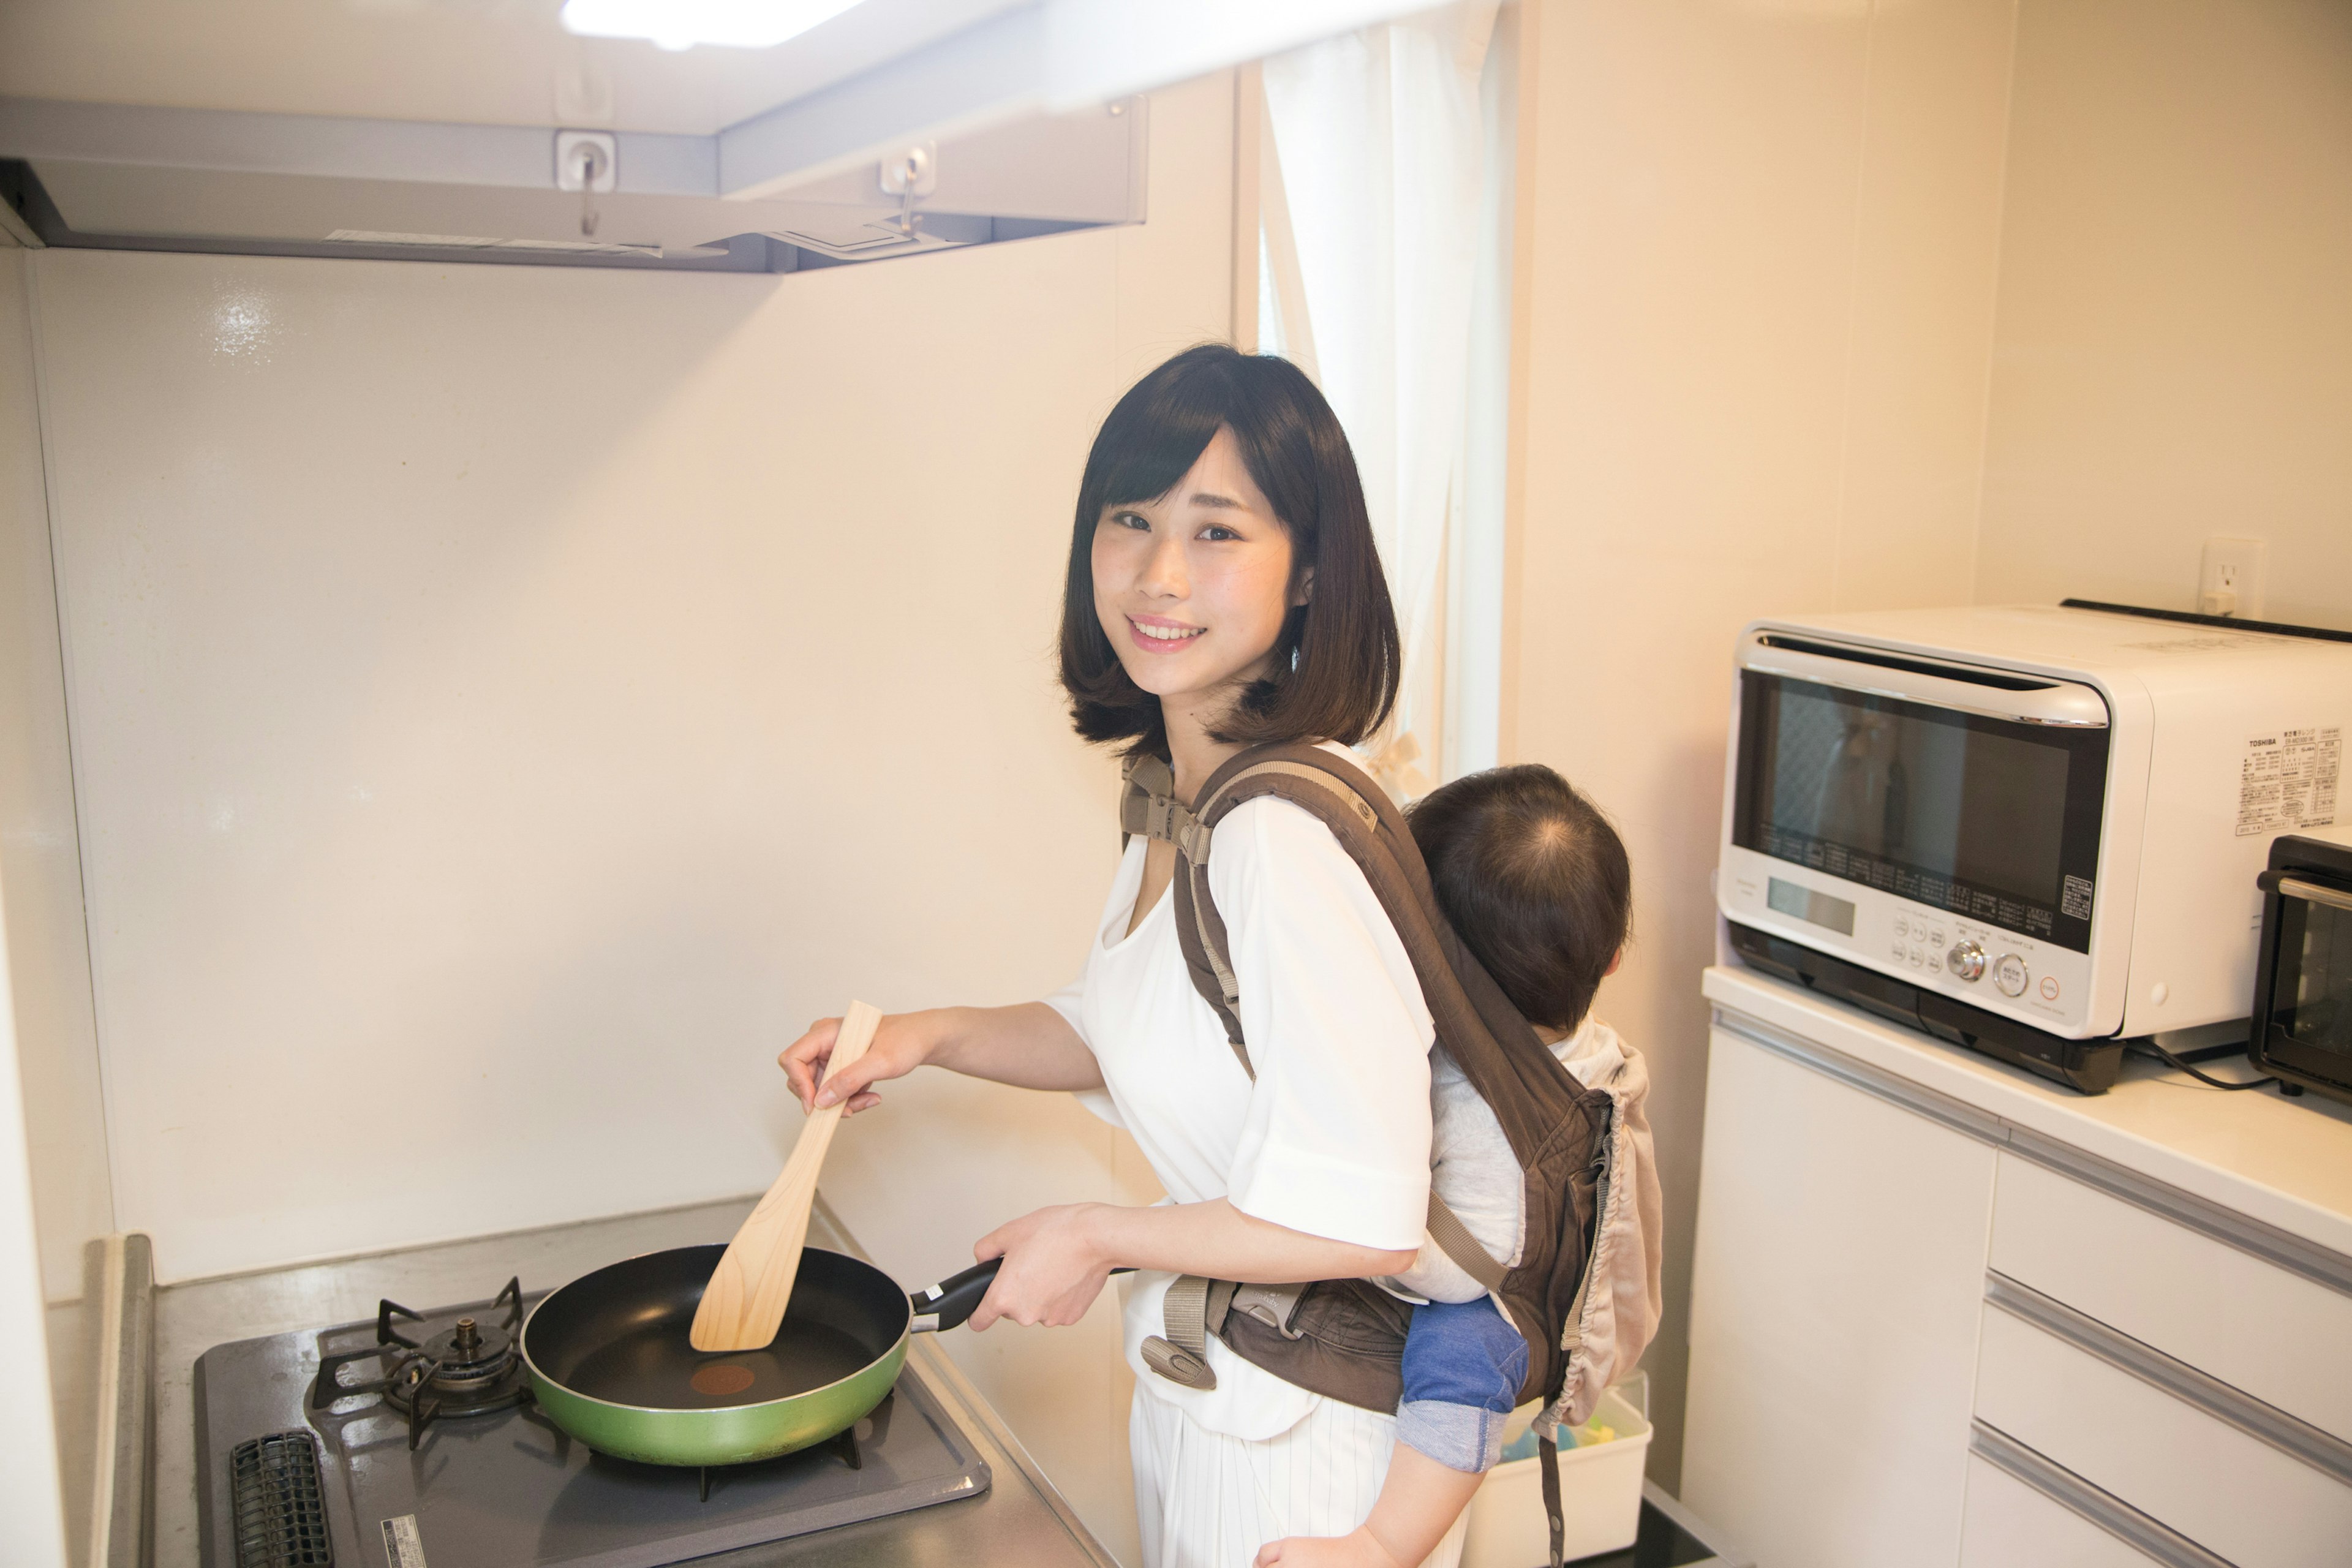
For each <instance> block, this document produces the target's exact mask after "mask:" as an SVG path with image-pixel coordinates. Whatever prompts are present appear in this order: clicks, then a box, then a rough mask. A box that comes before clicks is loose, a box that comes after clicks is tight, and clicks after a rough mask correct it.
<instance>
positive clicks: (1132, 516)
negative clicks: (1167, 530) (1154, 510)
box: [1110, 511, 1151, 533]
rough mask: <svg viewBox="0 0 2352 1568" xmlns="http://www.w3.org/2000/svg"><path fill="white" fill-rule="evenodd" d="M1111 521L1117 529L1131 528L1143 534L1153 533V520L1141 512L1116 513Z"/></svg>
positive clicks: (1112, 515)
mask: <svg viewBox="0 0 2352 1568" xmlns="http://www.w3.org/2000/svg"><path fill="white" fill-rule="evenodd" d="M1110 521H1111V525H1112V526H1113V527H1115V528H1131V529H1134V530H1136V531H1139V532H1141V533H1149V532H1150V531H1151V520H1150V518H1148V517H1145V516H1143V515H1142V514H1141V513H1140V512H1132V511H1121V512H1114V513H1112V514H1111V520H1110Z"/></svg>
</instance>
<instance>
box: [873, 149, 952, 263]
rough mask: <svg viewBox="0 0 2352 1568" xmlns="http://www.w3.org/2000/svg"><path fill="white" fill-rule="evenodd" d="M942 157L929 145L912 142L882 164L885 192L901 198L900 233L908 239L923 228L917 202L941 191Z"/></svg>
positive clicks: (899, 201)
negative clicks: (916, 208)
mask: <svg viewBox="0 0 2352 1568" xmlns="http://www.w3.org/2000/svg"><path fill="white" fill-rule="evenodd" d="M939 158H940V154H939V148H938V146H937V145H936V144H934V143H932V142H909V143H908V145H906V146H905V147H902V148H900V149H899V150H898V152H896V153H892V154H891V155H890V156H889V157H887V158H885V159H883V160H882V189H883V190H884V191H885V192H886V193H887V194H889V195H894V196H897V197H898V232H899V234H900V235H901V236H903V237H906V238H908V239H913V238H914V237H915V231H916V230H917V229H919V228H920V227H921V226H922V222H923V220H922V218H921V216H919V214H918V213H917V212H916V211H915V198H916V197H917V196H928V195H930V194H931V193H932V192H933V191H936V190H938V189H939V188H940V162H939Z"/></svg>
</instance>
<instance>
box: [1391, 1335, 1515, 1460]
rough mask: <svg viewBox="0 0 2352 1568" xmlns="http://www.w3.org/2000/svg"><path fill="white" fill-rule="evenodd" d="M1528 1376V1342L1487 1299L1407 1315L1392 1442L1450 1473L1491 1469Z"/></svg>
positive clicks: (1500, 1450)
mask: <svg viewBox="0 0 2352 1568" xmlns="http://www.w3.org/2000/svg"><path fill="white" fill-rule="evenodd" d="M1527 1377H1528V1342H1527V1341H1525V1340H1524V1339H1521V1338H1520V1337H1519V1331H1517V1329H1514V1328H1513V1327H1511V1325H1510V1323H1509V1322H1508V1321H1507V1320H1506V1319H1505V1318H1504V1316H1503V1314H1502V1312H1501V1310H1499V1309H1497V1308H1496V1305H1495V1303H1494V1301H1493V1300H1492V1299H1491V1298H1488V1297H1484V1296H1482V1297H1480V1298H1479V1299H1478V1300H1475V1301H1464V1302H1462V1303H1460V1304H1459V1305H1455V1304H1454V1303H1450V1302H1445V1301H1431V1302H1428V1303H1426V1304H1424V1305H1423V1306H1419V1307H1415V1308H1414V1309H1413V1310H1412V1328H1410V1329H1409V1330H1407V1331H1406V1332H1405V1339H1404V1398H1403V1400H1402V1402H1401V1403H1400V1404H1399V1405H1397V1439H1398V1440H1399V1441H1400V1442H1402V1443H1403V1444H1404V1445H1405V1446H1406V1447H1410V1448H1412V1449H1414V1450H1415V1451H1416V1452H1419V1453H1422V1454H1425V1455H1427V1456H1428V1457H1429V1458H1433V1459H1435V1460H1436V1461H1437V1462H1438V1463H1439V1464H1441V1465H1444V1466H1445V1467H1446V1468H1449V1469H1455V1470H1463V1471H1466V1472H1469V1473H1471V1474H1476V1473H1477V1472H1479V1471H1482V1470H1491V1469H1493V1468H1495V1460H1496V1457H1497V1456H1498V1455H1500V1454H1501V1452H1502V1449H1503V1423H1504V1422H1505V1421H1506V1420H1507V1419H1508V1418H1509V1416H1510V1414H1511V1407H1512V1406H1513V1405H1517V1403H1518V1398H1519V1385H1520V1384H1523V1383H1525V1382H1526V1381H1527Z"/></svg>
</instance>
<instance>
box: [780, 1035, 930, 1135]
mask: <svg viewBox="0 0 2352 1568" xmlns="http://www.w3.org/2000/svg"><path fill="white" fill-rule="evenodd" d="M840 1034H841V1020H840V1019H838V1018H819V1019H818V1020H817V1021H816V1022H815V1023H814V1024H811V1025H810V1026H809V1027H808V1033H807V1034H805V1035H803V1036H802V1037H800V1038H799V1039H797V1040H794V1041H793V1043H792V1044H791V1045H789V1046H786V1047H784V1048H783V1050H782V1053H780V1054H779V1055H778V1056H777V1058H776V1065H777V1066H778V1067H780V1068H783V1069H784V1079H785V1080H786V1081H787V1082H789V1083H790V1084H791V1085H792V1086H793V1094H794V1095H796V1096H798V1097H799V1099H800V1102H801V1109H802V1110H803V1111H812V1110H824V1108H825V1107H826V1106H828V1105H832V1104H835V1103H836V1102H837V1101H840V1100H843V1099H844V1098H846V1100H847V1101H848V1103H847V1104H846V1105H845V1106H844V1107H843V1110H842V1114H843V1115H844V1116H855V1115H856V1114H857V1113H858V1112H859V1111H861V1110H872V1109H873V1108H874V1107H875V1106H877V1105H879V1104H881V1103H882V1097H881V1096H880V1095H878V1094H877V1093H875V1092H874V1091H873V1090H872V1089H870V1088H868V1087H867V1086H868V1085H871V1084H877V1083H879V1082H881V1081H882V1080H883V1079H886V1078H904V1077H906V1076H907V1074H908V1073H910V1072H912V1071H914V1070H915V1069H916V1068H919V1067H921V1066H922V1065H923V1064H924V1063H925V1062H927V1061H929V1059H930V1057H931V1050H932V1048H933V1047H934V1046H936V1045H937V1043H938V1038H939V1031H938V1029H937V1028H936V1027H935V1026H933V1023H932V1021H931V1016H930V1015H929V1014H923V1013H892V1014H887V1015H886V1016H884V1017H883V1019H882V1022H881V1023H880V1025H878V1026H877V1027H876V1028H875V1031H874V1043H873V1044H872V1045H870V1046H868V1047H866V1054H865V1055H864V1056H862V1057H860V1058H858V1059H857V1060H856V1061H854V1062H852V1063H850V1064H849V1065H848V1066H847V1067H845V1068H842V1069H841V1076H840V1077H839V1078H837V1079H827V1078H826V1077H825V1068H826V1066H827V1065H828V1064H829V1063H830V1062H831V1061H832V1060H833V1043H834V1041H835V1038H837V1037H839V1036H840ZM820 1085H822V1086H823V1087H821V1088H820V1087H819V1086H820Z"/></svg>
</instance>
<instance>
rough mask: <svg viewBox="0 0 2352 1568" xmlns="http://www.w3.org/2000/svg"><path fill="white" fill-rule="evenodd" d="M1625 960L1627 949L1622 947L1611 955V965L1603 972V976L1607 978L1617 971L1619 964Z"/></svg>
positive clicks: (1602, 977) (1604, 978)
mask: <svg viewBox="0 0 2352 1568" xmlns="http://www.w3.org/2000/svg"><path fill="white" fill-rule="evenodd" d="M1624 962H1625V950H1624V949H1623V948H1622V947H1621V948H1619V949H1618V950H1617V951H1616V952H1613V953H1612V954H1610V955H1609V967H1608V968H1606V969H1604V970H1602V971H1601V979H1603V980H1606V979H1608V978H1609V977H1610V976H1611V975H1612V974H1614V973H1617V967H1618V965H1620V964H1622V963H1624Z"/></svg>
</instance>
